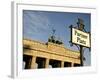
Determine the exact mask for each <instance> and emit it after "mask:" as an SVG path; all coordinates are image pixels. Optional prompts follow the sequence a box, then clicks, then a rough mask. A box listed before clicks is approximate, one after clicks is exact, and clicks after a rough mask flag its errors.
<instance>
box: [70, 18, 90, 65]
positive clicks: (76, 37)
mask: <svg viewBox="0 0 100 80" xmlns="http://www.w3.org/2000/svg"><path fill="white" fill-rule="evenodd" d="M83 23H84V21H83V20H82V19H78V22H77V25H78V28H76V27H73V26H72V25H71V26H70V28H71V41H70V42H71V43H72V44H75V45H78V46H79V49H80V66H83V65H84V64H83V57H84V56H83V47H87V48H90V34H89V33H87V32H86V31H84V30H85V29H84V24H83Z"/></svg>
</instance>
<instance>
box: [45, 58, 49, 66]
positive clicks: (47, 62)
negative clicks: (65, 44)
mask: <svg viewBox="0 0 100 80" xmlns="http://www.w3.org/2000/svg"><path fill="white" fill-rule="evenodd" d="M45 68H49V59H48V58H46V63H45Z"/></svg>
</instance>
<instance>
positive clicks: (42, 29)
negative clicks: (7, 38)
mask: <svg viewBox="0 0 100 80" xmlns="http://www.w3.org/2000/svg"><path fill="white" fill-rule="evenodd" d="M78 18H81V19H82V20H83V21H84V25H85V30H86V31H87V32H90V30H91V27H90V26H91V23H90V20H91V14H89V13H75V12H72V13H71V12H52V11H34V10H23V38H25V39H31V40H36V41H40V42H43V43H46V42H48V38H49V37H50V36H51V35H52V29H55V30H56V31H55V37H56V39H59V40H61V41H62V42H63V43H64V46H65V47H66V48H68V49H71V50H76V51H77V50H78V48H77V47H76V46H75V45H73V46H70V43H69V41H70V28H69V26H70V25H73V27H76V26H77V24H76V23H77V21H78ZM84 57H85V58H86V60H85V61H84V65H87V66H89V65H90V64H91V52H90V51H89V49H87V48H86V49H85V50H84Z"/></svg>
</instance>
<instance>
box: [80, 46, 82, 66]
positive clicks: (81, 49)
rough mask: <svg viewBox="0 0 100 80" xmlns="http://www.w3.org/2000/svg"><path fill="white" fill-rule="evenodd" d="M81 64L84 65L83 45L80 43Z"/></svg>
mask: <svg viewBox="0 0 100 80" xmlns="http://www.w3.org/2000/svg"><path fill="white" fill-rule="evenodd" d="M80 61H81V64H80V66H83V47H82V46H81V45H80Z"/></svg>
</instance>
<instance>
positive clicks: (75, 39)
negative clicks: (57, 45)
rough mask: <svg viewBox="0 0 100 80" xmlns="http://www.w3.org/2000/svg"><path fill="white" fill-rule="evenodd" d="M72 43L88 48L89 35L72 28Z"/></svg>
mask: <svg viewBox="0 0 100 80" xmlns="http://www.w3.org/2000/svg"><path fill="white" fill-rule="evenodd" d="M72 43H75V44H79V45H82V46H86V47H90V34H89V33H86V32H83V31H80V30H78V29H75V28H72Z"/></svg>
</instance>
